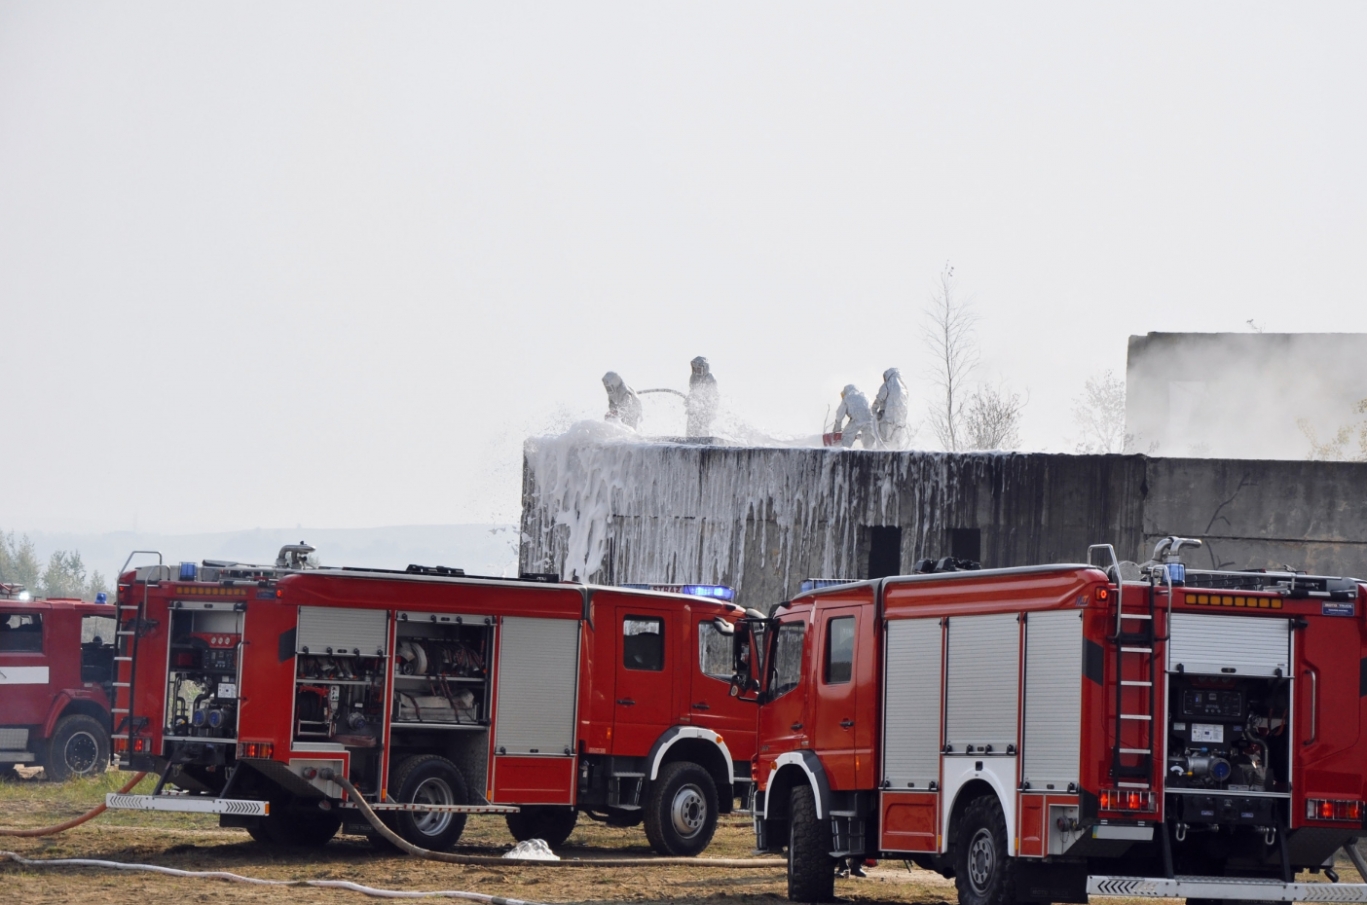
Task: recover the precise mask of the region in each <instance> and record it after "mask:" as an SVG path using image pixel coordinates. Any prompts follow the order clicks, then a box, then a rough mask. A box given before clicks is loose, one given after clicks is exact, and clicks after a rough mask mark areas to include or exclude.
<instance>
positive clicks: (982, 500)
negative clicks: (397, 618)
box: [521, 440, 1367, 606]
mask: <svg viewBox="0 0 1367 905" xmlns="http://www.w3.org/2000/svg"><path fill="white" fill-rule="evenodd" d="M1364 490H1367V464H1360V463H1323V462H1271V461H1223V460H1211V459H1155V458H1150V457H1146V456H1139V455H1131V456H1114V455H1112V456H1071V455H1046V454H988V453H982V454H976V453H975V454H965V455H948V454H943V453H924V452H882V451H864V450H831V449H754V448H725V447H699V446H684V445H674V444H653V443H647V442H631V443H609V444H596V443H577V444H576V443H571V442H569V441H561V440H554V441H532V442H529V443H528V446H527V453H526V464H525V469H524V484H523V517H522V532H523V545H522V561H521V567H522V569H523V570H524V571H552V572H557V573H560V574H562V575H567V576H569V575H576V576H577V577H579V578H581V579H588V580H592V581H601V582H606V583H622V582H686V581H698V582H720V583H725V584H730V585H732V586H734V587H736V588H737V589H738V591H739V592H740V594H741V598H742V600H743V601H744V602H746V603H747V604H749V605H755V606H765V605H768V604H770V603H774V602H777V601H779V600H783V599H786V598H788V597H790V596H792V595H793V594H794V593H796V591H797V588H798V584H799V583H800V582H801V581H802V579H804V578H808V577H861V578H862V577H866V576H867V575H868V574H869V562H870V549H871V545H872V544H873V543H874V541H873V538H874V536H875V535H874V531H873V529H877V528H882V527H895V528H900V529H901V538H900V540H901V543H900V549H899V550H897V551H896V559H897V562H898V563H899V568H898V571H902V572H906V571H910V570H911V569H912V567H913V564H914V563H915V562H916V561H917V560H918V559H922V558H938V557H941V556H947V555H951V554H953V553H956V552H958V551H955V550H954V549H953V543H954V542H955V541H956V540H957V541H960V542H962V541H963V540H964V539H965V538H964V535H963V534H957V535H956V533H955V531H956V529H970V531H971V529H977V532H978V535H977V537H978V542H979V545H980V556H981V560H982V562H983V564H984V565H985V566H1013V565H1027V564H1032V563H1047V562H1078V561H1082V560H1083V559H1085V556H1086V550H1087V547H1088V545H1090V544H1095V543H1112V544H1115V545H1116V548H1117V550H1118V551H1119V554H1120V556H1121V557H1122V558H1124V559H1132V560H1135V561H1142V560H1144V559H1146V558H1148V555H1149V554H1150V552H1151V551H1152V548H1153V544H1154V543H1155V542H1156V541H1157V539H1158V538H1160V537H1163V536H1165V535H1167V534H1172V533H1176V534H1183V535H1186V536H1194V537H1201V538H1204V539H1207V540H1208V541H1209V544H1208V546H1207V548H1206V549H1205V550H1203V551H1201V552H1199V553H1197V554H1195V555H1193V556H1190V557H1189V561H1190V562H1192V563H1193V564H1195V565H1200V566H1211V565H1217V566H1223V567H1229V568H1247V567H1273V568H1281V567H1283V566H1284V565H1291V566H1294V567H1300V568H1305V569H1307V570H1309V571H1313V572H1321V573H1330V574H1357V575H1367V500H1365V499H1364V496H1365V495H1367V494H1364V492H1363V491H1364ZM887 539H888V535H882V536H881V538H880V540H881V541H886V540H887Z"/></svg>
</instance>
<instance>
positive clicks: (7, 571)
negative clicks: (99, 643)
mask: <svg viewBox="0 0 1367 905" xmlns="http://www.w3.org/2000/svg"><path fill="white" fill-rule="evenodd" d="M0 583H4V584H21V585H23V586H24V587H25V588H27V589H28V590H29V592H30V593H32V594H33V596H34V597H84V598H85V599H87V600H93V599H94V598H95V595H96V594H98V593H100V592H101V591H104V592H106V593H107V592H108V591H109V586H108V585H107V584H106V583H105V580H104V576H103V575H101V574H100V572H99V570H98V569H96V570H95V571H93V572H91V573H90V574H89V575H86V570H85V563H83V562H81V554H80V552H79V551H77V550H71V551H69V552H68V551H66V550H58V551H56V552H54V553H53V554H52V555H51V556H50V557H48V560H47V567H46V568H44V566H43V565H42V563H40V562H39V561H38V554H37V553H36V552H34V549H33V541H31V540H29V537H28V535H24V536H23V537H16V536H15V534H14V532H13V531H10V532H8V533H6V532H4V531H0Z"/></svg>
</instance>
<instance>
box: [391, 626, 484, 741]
mask: <svg viewBox="0 0 1367 905" xmlns="http://www.w3.org/2000/svg"><path fill="white" fill-rule="evenodd" d="M438 619H439V620H440V621H438ZM492 631H493V620H492V618H489V617H484V616H464V617H453V616H449V615H447V614H441V615H440V616H439V617H437V616H429V614H423V613H401V614H399V623H398V629H397V632H396V637H395V650H394V700H393V702H392V709H391V713H390V719H391V720H392V721H393V722H394V723H395V724H396V725H408V726H416V725H428V724H442V725H453V724H454V725H469V726H487V725H488V724H489V716H488V714H489V644H490V637H491V635H492Z"/></svg>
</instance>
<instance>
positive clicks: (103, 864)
mask: <svg viewBox="0 0 1367 905" xmlns="http://www.w3.org/2000/svg"><path fill="white" fill-rule="evenodd" d="M0 858H7V859H9V860H10V861H13V862H14V863H15V864H20V865H22V866H24V867H100V868H104V869H106V870H129V871H140V872H144V873H153V874H163V875H165V876H168V877H185V878H188V879H192V880H228V881H231V882H233V883H250V884H252V885H253V886H312V887H315V888H318V889H346V890H350V891H352V892H359V893H364V894H365V895H368V896H374V897H376V898H379V899H426V898H442V899H466V900H468V901H472V902H487V903H488V905H539V903H536V902H528V901H525V900H523V899H510V898H508V897H506V896H491V895H486V894H484V893H482V892H462V891H460V890H455V889H434V890H431V891H428V892H424V891H418V890H413V891H410V890H402V889H377V888H376V887H374V886H363V885H361V884H360V883H352V882H351V881H350V880H268V879H265V878H262V877H244V876H243V875H242V874H235V873H232V872H230V871H226V870H180V869H179V868H175V867H162V866H160V865H157V864H127V863H125V862H123V861H101V860H98V859H95V858H52V859H47V858H24V857H22V856H20V855H19V854H17V853H15V852H4V851H0ZM503 863H504V864H505V865H507V864H510V863H514V862H509V861H504V862H503Z"/></svg>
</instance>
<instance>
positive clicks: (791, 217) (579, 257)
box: [0, 0, 1367, 532]
mask: <svg viewBox="0 0 1367 905" xmlns="http://www.w3.org/2000/svg"><path fill="white" fill-rule="evenodd" d="M1365 26H1367V6H1364V5H1362V4H1346V3H1317V4H1295V5H1292V4H1278V5H1272V4H1261V3H1214V2H1212V3H1204V4H1197V5H1193V4H1185V3H1183V4H1177V3H1170V4H1163V3H1147V4H1095V3H1076V4H1069V3H1040V4H1028V5H1027V4H1008V3H991V4H964V3H954V4H949V3H940V4H931V3H921V4H869V3H863V4H860V3H849V4H804V3H791V2H784V3H777V4H767V3H738V4H665V3H659V4H638V3H623V4H601V3H581V4H535V5H521V4H515V3H504V2H500V3H483V4H475V3H465V4H451V3H404V4H355V3H337V2H327V3H297V2H295V3H283V4H280V3H259V4H254V3H236V4H192V5H187V4H179V3H165V4H149V3H135V2H134V3H122V4H96V3H15V2H8V0H0V329H3V335H4V340H5V342H4V364H5V370H6V379H5V382H4V387H5V389H4V392H3V394H2V395H0V400H3V401H2V402H0V406H3V415H2V416H0V417H3V422H4V424H5V425H6V426H7V431H6V438H5V441H4V443H3V446H2V447H0V449H2V450H3V452H0V528H2V529H15V530H21V531H23V530H28V531H115V530H118V531H131V530H138V531H144V532H145V531H161V532H190V531H230V530H243V529H250V528H253V527H262V526H267V527H288V526H291V525H311V526H316V527H320V528H358V527H370V526H381V525H416V524H457V523H483V522H496V523H507V522H512V521H515V520H516V518H517V513H518V510H519V495H520V482H521V479H520V473H521V460H520V449H521V444H522V442H523V440H524V439H525V438H526V437H528V436H531V435H535V434H539V433H545V432H549V431H557V430H562V429H564V428H565V427H566V426H568V425H569V424H571V423H573V422H574V421H576V420H579V419H585V418H599V417H601V416H602V414H603V412H604V410H605V407H606V403H605V396H604V393H603V389H602V385H601V383H600V378H601V376H602V374H603V373H604V372H605V371H607V370H616V371H618V372H620V373H621V374H622V375H623V376H624V377H625V379H626V380H627V382H628V383H629V384H631V385H632V386H635V387H636V388H638V389H641V388H653V387H672V388H676V389H683V388H685V387H686V383H687V376H688V361H689V359H691V358H692V357H693V356H695V355H700V354H701V355H706V356H707V357H708V358H709V359H710V361H711V364H712V369H713V372H714V373H715V375H716V376H717V379H718V381H719V383H720V386H721V389H722V392H723V393H724V394H725V396H726V404H727V406H728V409H729V411H731V412H732V414H733V417H734V418H735V419H737V420H739V421H741V422H743V423H745V424H748V425H752V426H753V427H754V428H755V429H756V430H760V431H765V432H768V433H770V434H771V435H773V436H778V437H797V436H809V435H813V434H816V433H819V432H820V430H821V428H822V425H823V421H824V419H825V418H827V417H828V415H827V413H828V412H829V411H833V409H834V408H835V406H836V404H837V403H838V401H839V396H838V394H839V391H840V388H841V387H843V386H844V385H845V384H847V383H854V384H856V385H858V386H860V387H861V388H862V389H864V390H865V391H866V392H867V393H869V394H870V395H872V393H873V392H874V391H875V390H876V389H877V386H878V383H879V380H880V378H881V374H882V372H883V370H884V369H885V368H887V367H890V366H897V367H900V368H901V370H902V372H903V374H904V376H905V377H906V379H907V382H908V384H909V387H910V390H911V394H912V397H913V416H914V417H920V414H921V413H923V412H924V410H925V407H926V405H927V404H928V401H929V399H930V397H931V394H932V392H933V388H932V383H931V381H930V379H929V377H928V375H927V367H928V364H929V362H928V360H927V358H928V356H927V352H926V348H925V345H924V343H923V335H924V332H925V331H924V319H923V310H924V308H925V306H926V304H927V302H928V301H929V299H930V296H931V292H932V291H933V289H934V287H935V284H936V278H937V275H938V274H939V273H940V271H941V270H942V269H943V268H944V267H945V266H946V264H947V263H948V264H952V266H953V267H954V270H955V275H956V280H957V283H958V286H959V288H960V291H961V292H962V293H963V294H964V296H965V297H967V298H970V299H971V301H972V304H973V306H974V308H975V310H976V312H977V314H978V316H979V322H978V329H977V343H978V347H979V353H980V362H981V363H980V366H979V369H978V372H977V374H976V376H975V380H978V381H983V382H987V383H991V384H993V385H1001V386H1003V387H1006V388H1007V389H1009V390H1010V391H1013V392H1019V393H1020V394H1022V396H1023V397H1024V398H1027V399H1028V403H1027V406H1026V409H1025V415H1024V421H1023V429H1022V435H1023V443H1024V447H1025V448H1027V449H1038V450H1058V451H1064V450H1071V449H1072V448H1073V444H1074V442H1075V441H1076V439H1077V437H1076V430H1075V427H1074V425H1073V423H1072V420H1071V417H1070V409H1071V404H1072V401H1073V399H1074V398H1075V397H1076V396H1077V395H1078V394H1079V393H1080V392H1081V391H1082V388H1083V384H1084V381H1085V380H1086V379H1087V378H1088V377H1089V376H1093V375H1096V374H1099V373H1100V372H1102V371H1105V370H1106V369H1111V370H1113V371H1115V372H1117V373H1123V371H1124V367H1125V350H1126V342H1127V338H1128V337H1129V336H1130V335H1131V334H1142V333H1147V332H1149V331H1174V330H1191V331H1247V330H1249V329H1250V325H1249V323H1248V322H1249V321H1250V320H1251V321H1253V325H1254V326H1255V327H1258V328H1261V329H1264V330H1267V331H1367V304H1365V303H1364V292H1363V287H1364V278H1367V255H1365V254H1364V253H1363V251H1364V247H1365V244H1367V243H1365V242H1364V240H1367V175H1365V173H1367V169H1365V168H1364V161H1367V119H1364V117H1363V116H1362V115H1361V114H1362V111H1363V110H1364V109H1367V55H1364V54H1362V53H1361V36H1362V35H1363V34H1364V32H1365ZM646 405H647V423H646V425H645V426H646V427H647V428H652V429H654V430H656V431H658V432H660V433H670V432H677V431H678V430H679V429H680V426H681V423H682V419H681V416H680V415H679V413H678V411H677V408H678V405H677V402H675V401H673V400H672V399H671V397H667V396H665V395H656V396H652V397H648V400H647V403H646ZM671 406H673V409H671ZM918 445H924V446H926V447H933V445H934V440H933V436H932V435H931V433H930V431H929V430H923V431H922V432H921V434H920V435H919V437H918Z"/></svg>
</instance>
